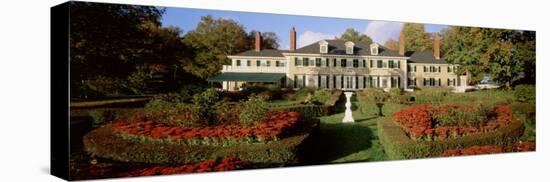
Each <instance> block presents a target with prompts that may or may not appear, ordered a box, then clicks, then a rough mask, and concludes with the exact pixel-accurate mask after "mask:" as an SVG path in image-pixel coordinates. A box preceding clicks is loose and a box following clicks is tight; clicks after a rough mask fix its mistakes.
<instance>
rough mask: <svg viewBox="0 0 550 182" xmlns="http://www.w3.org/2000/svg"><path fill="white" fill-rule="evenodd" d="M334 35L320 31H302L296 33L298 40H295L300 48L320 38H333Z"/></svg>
mask: <svg viewBox="0 0 550 182" xmlns="http://www.w3.org/2000/svg"><path fill="white" fill-rule="evenodd" d="M335 36H336V35H332V34H324V33H321V32H313V31H309V30H308V31H305V32H304V33H302V34H300V35H298V37H297V38H298V42H296V44H297V45H296V47H297V48H300V47H303V46H306V45H309V44H311V43H314V42H317V41H319V40H322V39H334V37H335Z"/></svg>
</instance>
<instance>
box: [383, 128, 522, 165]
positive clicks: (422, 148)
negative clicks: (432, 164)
mask: <svg viewBox="0 0 550 182" xmlns="http://www.w3.org/2000/svg"><path fill="white" fill-rule="evenodd" d="M523 130H524V127H523V123H522V122H521V121H519V120H516V119H514V120H512V121H511V122H510V124H508V125H506V126H504V127H501V128H498V129H497V130H494V131H490V132H486V133H474V134H471V135H467V136H463V137H460V138H455V139H449V140H439V141H414V140H411V139H410V138H409V137H408V136H407V134H406V133H405V132H404V131H403V130H402V129H401V127H400V126H399V125H398V124H397V123H395V122H393V121H391V120H389V119H383V120H379V121H378V136H379V138H380V143H381V144H382V146H383V147H384V151H385V153H386V154H387V155H388V157H389V158H390V159H392V160H395V159H414V158H426V157H435V156H439V155H440V154H441V153H443V152H444V151H446V150H449V149H457V148H467V147H472V146H476V145H478V146H483V145H500V146H505V147H513V146H514V144H515V143H516V141H517V140H518V138H519V137H520V136H521V134H522V133H523Z"/></svg>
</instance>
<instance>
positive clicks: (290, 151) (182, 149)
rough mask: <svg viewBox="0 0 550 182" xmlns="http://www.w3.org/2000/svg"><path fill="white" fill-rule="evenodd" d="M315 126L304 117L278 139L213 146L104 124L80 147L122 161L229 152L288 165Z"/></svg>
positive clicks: (191, 159)
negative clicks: (137, 134) (137, 136)
mask: <svg viewBox="0 0 550 182" xmlns="http://www.w3.org/2000/svg"><path fill="white" fill-rule="evenodd" d="M318 128H319V120H306V121H304V122H302V123H300V125H299V126H298V127H297V128H296V130H295V132H293V133H295V134H294V135H291V136H288V137H285V138H283V139H281V140H279V141H273V142H269V143H267V144H242V145H235V146H229V147H214V146H189V145H178V144H160V143H139V142H132V141H129V140H125V139H122V138H121V137H118V136H116V135H115V134H113V132H112V129H111V125H107V126H104V127H101V128H98V129H96V130H94V131H92V132H90V133H88V134H86V135H85V136H84V148H85V150H86V151H87V152H88V153H89V154H91V155H92V156H98V157H103V158H108V159H114V160H118V161H124V162H143V163H157V164H160V163H162V164H190V163H196V162H200V161H203V160H207V159H216V158H223V157H228V156H232V157H238V158H240V159H241V160H243V161H246V162H250V163H261V164H271V165H288V164H296V163H297V162H299V161H300V158H301V157H300V156H299V155H298V148H300V147H301V145H303V143H305V142H304V141H306V140H307V138H309V137H310V133H311V132H313V131H314V130H317V129H318Z"/></svg>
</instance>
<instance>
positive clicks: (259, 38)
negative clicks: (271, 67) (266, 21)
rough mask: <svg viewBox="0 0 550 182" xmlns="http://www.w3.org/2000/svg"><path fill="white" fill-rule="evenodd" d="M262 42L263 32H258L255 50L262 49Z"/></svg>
mask: <svg viewBox="0 0 550 182" xmlns="http://www.w3.org/2000/svg"><path fill="white" fill-rule="evenodd" d="M261 44H262V34H261V32H256V40H255V49H254V50H255V51H260V50H261Z"/></svg>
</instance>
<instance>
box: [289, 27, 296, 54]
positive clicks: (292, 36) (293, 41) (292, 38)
mask: <svg viewBox="0 0 550 182" xmlns="http://www.w3.org/2000/svg"><path fill="white" fill-rule="evenodd" d="M295 50H296V29H294V27H292V29H291V30H290V51H295Z"/></svg>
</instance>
